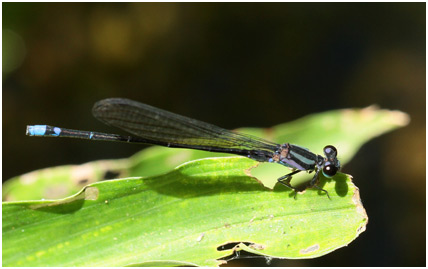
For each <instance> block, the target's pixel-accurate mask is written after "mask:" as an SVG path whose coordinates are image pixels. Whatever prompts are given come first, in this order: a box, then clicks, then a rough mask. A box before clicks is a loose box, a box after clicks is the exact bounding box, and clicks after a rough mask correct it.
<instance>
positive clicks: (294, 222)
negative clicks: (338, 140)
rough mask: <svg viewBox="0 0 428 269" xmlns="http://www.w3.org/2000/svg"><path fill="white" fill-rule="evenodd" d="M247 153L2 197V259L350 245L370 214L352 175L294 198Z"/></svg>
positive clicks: (117, 257)
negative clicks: (265, 180) (65, 191)
mask: <svg viewBox="0 0 428 269" xmlns="http://www.w3.org/2000/svg"><path fill="white" fill-rule="evenodd" d="M254 165H256V162H255V161H252V160H250V159H247V158H243V157H230V158H211V159H203V160H197V161H192V162H188V163H186V164H184V165H182V166H180V167H178V168H177V169H175V170H173V171H171V172H169V173H167V174H164V175H161V176H154V177H149V178H145V179H142V178H127V179H120V180H111V181H105V182H101V183H94V184H91V185H89V186H87V187H85V188H84V189H83V190H82V191H81V192H80V193H78V194H76V195H74V196H72V197H70V198H66V199H62V200H53V201H32V202H7V203H3V246H4V248H3V266H124V265H132V264H140V265H141V264H143V263H148V264H150V265H155V264H157V265H159V264H165V263H167V264H169V265H171V264H176V263H177V262H174V261H181V262H182V263H183V262H184V263H186V264H187V265H190V264H194V265H200V266H214V265H218V264H219V263H220V261H218V260H217V259H220V258H221V257H225V256H228V255H230V254H232V251H233V250H232V249H228V250H223V251H221V250H217V248H218V247H220V246H222V245H225V244H228V243H235V244H236V245H238V244H239V243H240V242H246V243H247V245H248V246H247V247H245V246H243V245H242V244H241V245H239V246H237V249H239V248H244V249H250V250H251V251H252V252H254V253H258V254H261V255H269V256H273V257H282V258H312V257H317V256H320V255H324V254H326V253H329V252H331V251H333V250H335V249H336V248H338V247H341V246H345V245H347V244H349V242H351V241H352V240H353V239H354V238H355V237H356V236H358V234H359V233H361V232H362V231H364V229H365V224H366V223H367V216H366V214H365V211H364V208H363V207H362V205H361V203H360V200H359V194H358V190H357V189H356V188H355V187H354V185H353V184H352V183H351V181H350V178H349V177H347V176H346V175H344V174H339V175H338V176H337V177H336V178H335V180H328V181H326V180H325V179H322V181H321V185H322V187H323V188H325V189H326V190H327V191H329V193H330V196H331V200H329V199H328V198H327V197H326V196H325V195H324V194H323V193H320V192H319V191H316V190H306V191H305V192H304V193H302V194H298V195H297V197H296V199H294V193H293V192H292V191H290V190H289V189H288V188H286V187H284V186H278V187H277V188H275V190H274V191H272V190H270V189H267V188H265V187H263V186H262V185H261V184H260V183H258V182H257V181H255V180H253V179H252V178H250V177H248V176H247V175H246V173H245V171H246V170H248V169H250V168H251V167H252V166H254Z"/></svg>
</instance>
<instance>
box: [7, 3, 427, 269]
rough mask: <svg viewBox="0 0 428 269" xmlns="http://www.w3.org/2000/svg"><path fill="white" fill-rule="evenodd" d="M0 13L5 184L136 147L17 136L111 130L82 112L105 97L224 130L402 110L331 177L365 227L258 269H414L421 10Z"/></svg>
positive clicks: (418, 218) (37, 7)
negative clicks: (43, 128) (332, 244)
mask: <svg viewBox="0 0 428 269" xmlns="http://www.w3.org/2000/svg"><path fill="white" fill-rule="evenodd" d="M2 7H3V14H2V15H3V29H2V37H3V42H2V44H3V51H2V56H3V62H2V64H3V65H2V67H3V69H2V75H3V81H2V82H3V91H2V112H3V117H2V120H3V124H2V127H3V131H2V136H3V141H2V142H3V143H2V145H3V153H2V156H3V162H2V165H3V169H2V179H3V182H4V181H5V180H7V179H8V178H11V177H13V176H16V175H20V174H23V173H26V172H30V171H32V170H35V169H40V168H45V167H52V166H56V165H63V164H80V163H84V162H88V161H92V160H98V159H109V158H123V157H128V156H131V155H132V154H133V153H135V152H137V151H139V150H141V148H142V147H140V146H136V145H127V144H121V143H102V142H98V143H97V142H87V141H79V140H72V139H48V138H46V139H42V138H31V137H27V136H25V127H26V125H27V124H51V125H56V126H60V127H67V128H74V129H82V130H95V131H104V132H115V131H117V130H115V129H113V128H109V127H107V126H105V125H103V124H102V123H100V122H98V121H97V120H95V119H94V118H93V117H92V115H91V108H92V105H93V104H94V103H95V102H96V101H98V100H100V99H103V98H108V97H126V98H130V99H135V100H138V101H141V102H144V103H147V104H150V105H153V106H157V107H160V108H163V109H166V110H169V111H173V112H175V113H178V114H182V115H186V116H189V117H193V118H196V119H200V120H203V121H206V122H209V123H213V124H215V125H218V126H221V127H224V128H227V129H234V128H238V127H270V126H273V125H276V124H279V123H284V122H287V121H291V120H294V119H297V118H300V117H302V116H305V115H307V114H311V113H316V112H322V111H327V110H332V109H339V108H350V107H352V108H354V107H366V106H369V105H372V104H377V105H379V106H380V107H382V108H387V109H394V110H395V109H396V110H401V111H403V112H407V113H409V114H410V117H411V122H410V124H409V125H408V126H407V127H405V128H402V129H398V130H396V131H393V132H391V133H389V134H387V135H384V136H382V137H379V138H376V139H375V140H373V141H371V142H370V143H368V144H366V145H365V146H364V147H363V148H362V149H361V150H360V151H359V153H358V154H357V155H356V156H355V158H354V159H353V160H352V161H351V162H350V163H349V164H347V165H346V167H345V168H344V169H343V172H345V173H348V174H351V175H353V177H354V182H355V184H356V185H357V186H358V187H359V188H360V193H361V199H362V201H363V203H364V205H365V207H366V210H367V214H368V215H369V223H368V226H367V230H366V231H365V232H364V233H362V234H361V235H360V236H359V237H358V238H357V239H356V240H355V241H354V242H352V243H351V244H350V245H349V246H348V247H344V248H341V249H338V250H337V251H334V252H332V253H331V254H328V255H326V256H324V257H320V258H317V259H311V260H273V261H272V263H271V264H270V265H271V266H425V265H426V202H425V201H426V200H425V195H426V185H425V184H426V180H425V179H426V171H425V167H426V166H425V164H426V152H425V148H426V144H425V143H426V125H425V122H426V114H425V110H426V91H425V85H426V81H425V74H426V63H425V59H426V54H425V47H426V44H425V40H426V37H425V33H426V29H425V25H426V22H425V21H426V14H425V10H426V9H425V3H269V4H265V3H125V4H119V3H107V4H105V3H96V4H94V3H91V4H89V3H88V4H86V3H58V4H50V3H2ZM284 142H286V141H284ZM339 152H340V149H339ZM229 265H235V266H241V265H247V266H256V265H266V262H265V260H264V259H241V260H234V261H233V262H231V263H229Z"/></svg>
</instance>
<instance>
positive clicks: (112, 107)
mask: <svg viewBox="0 0 428 269" xmlns="http://www.w3.org/2000/svg"><path fill="white" fill-rule="evenodd" d="M92 113H93V115H94V116H95V117H96V118H97V119H99V120H100V121H102V122H104V123H106V124H108V125H111V126H115V127H118V128H120V129H122V130H125V131H127V132H129V133H131V134H133V135H135V136H138V137H141V138H144V139H149V140H153V141H160V142H162V143H163V144H164V145H168V146H169V144H172V146H174V145H175V146H177V145H178V146H180V147H189V148H198V149H202V150H208V151H209V150H213V151H216V150H215V149H221V148H224V149H228V150H225V151H231V149H232V150H233V149H237V150H246V151H247V150H248V151H264V152H272V153H273V152H274V151H275V150H276V149H277V148H278V146H279V145H278V144H275V143H272V142H269V141H267V140H264V139H261V138H258V137H255V136H251V135H247V134H241V133H238V132H233V131H229V130H226V129H223V128H220V127H217V126H215V125H212V124H209V123H205V122H202V121H198V120H195V119H191V118H188V117H184V116H180V115H177V114H174V113H171V112H168V111H165V110H162V109H159V108H155V107H152V106H149V105H146V104H142V103H139V102H136V101H132V100H129V99H122V98H110V99H104V100H101V101H99V102H97V103H96V104H95V105H94V107H93V109H92ZM217 151H218V150H217ZM231 153H233V152H231Z"/></svg>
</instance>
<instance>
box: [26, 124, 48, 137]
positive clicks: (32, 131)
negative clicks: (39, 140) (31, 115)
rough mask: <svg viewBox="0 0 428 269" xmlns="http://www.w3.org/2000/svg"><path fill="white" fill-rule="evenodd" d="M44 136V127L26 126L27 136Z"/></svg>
mask: <svg viewBox="0 0 428 269" xmlns="http://www.w3.org/2000/svg"><path fill="white" fill-rule="evenodd" d="M45 134H46V125H29V126H27V135H29V136H35V135H36V136H37V135H45Z"/></svg>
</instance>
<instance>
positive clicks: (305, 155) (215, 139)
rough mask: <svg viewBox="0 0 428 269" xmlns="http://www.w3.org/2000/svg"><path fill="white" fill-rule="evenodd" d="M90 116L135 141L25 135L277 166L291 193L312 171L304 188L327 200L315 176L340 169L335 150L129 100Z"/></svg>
mask: <svg viewBox="0 0 428 269" xmlns="http://www.w3.org/2000/svg"><path fill="white" fill-rule="evenodd" d="M92 113H93V115H94V116H95V117H96V118H97V119H99V120H100V121H102V122H104V123H106V124H107V125H111V126H115V127H119V128H120V129H122V130H125V131H127V132H129V133H131V134H133V135H134V136H124V135H118V134H108V133H99V132H90V131H80V130H72V129H64V128H59V127H53V126H49V125H28V126H27V135H29V136H48V137H71V138H81V139H90V140H102V141H119V142H126V143H142V144H152V145H160V146H164V147H171V148H188V149H197V150H204V151H212V152H223V153H231V154H236V155H241V156H245V157H248V158H251V159H253V160H256V161H259V162H271V163H279V164H282V165H285V166H287V167H289V168H292V169H294V171H292V172H291V173H289V174H286V175H284V176H282V177H280V178H278V182H279V183H281V184H283V185H285V186H287V187H289V188H291V189H292V190H294V191H295V192H297V188H295V187H294V186H292V185H291V179H292V176H293V175H295V174H297V173H299V172H301V171H308V172H313V171H315V175H314V177H313V178H312V180H311V181H310V182H309V184H308V187H310V188H316V189H318V190H321V191H323V192H325V193H326V194H327V196H328V197H329V198H330V196H329V195H328V192H327V191H326V190H324V189H322V188H321V187H319V186H318V185H317V183H318V177H319V173H320V172H321V173H322V174H323V175H324V176H326V177H333V176H334V175H335V174H336V173H337V172H338V171H339V169H340V162H339V160H338V159H337V150H336V148H335V147H334V146H331V145H328V146H326V147H324V157H323V156H321V155H317V154H315V153H312V152H311V151H309V150H308V149H306V148H302V147H300V146H297V145H293V144H289V143H284V144H276V143H273V142H269V141H267V140H264V139H261V138H258V137H255V136H252V135H248V134H243V133H239V132H235V131H229V130H226V129H223V128H220V127H217V126H215V125H212V124H209V123H205V122H202V121H198V120H195V119H191V118H188V117H184V116H180V115H177V114H174V113H171V112H168V111H165V110H162V109H159V108H155V107H152V106H149V105H146V104H142V103H139V102H136V101H132V100H128V99H123V98H110V99H104V100H101V101H99V102H97V103H96V104H95V105H94V107H93V109H92Z"/></svg>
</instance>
